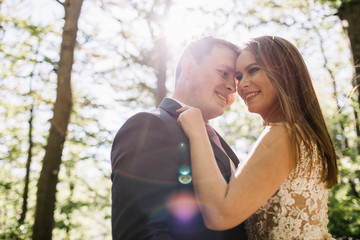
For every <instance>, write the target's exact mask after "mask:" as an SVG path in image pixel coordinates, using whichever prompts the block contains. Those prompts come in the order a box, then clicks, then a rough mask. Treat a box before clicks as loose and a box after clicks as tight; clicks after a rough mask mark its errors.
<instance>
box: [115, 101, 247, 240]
mask: <svg viewBox="0 0 360 240" xmlns="http://www.w3.org/2000/svg"><path fill="white" fill-rule="evenodd" d="M180 107H181V106H180V105H179V104H178V103H177V102H176V101H174V100H172V99H169V98H165V99H164V100H163V101H162V103H161V104H160V106H159V109H158V110H157V111H156V112H152V113H145V112H142V113H138V114H136V115H134V116H133V117H131V118H130V119H129V120H128V121H127V122H126V123H125V124H124V125H123V126H122V127H121V128H120V130H119V131H118V133H117V135H116V137H115V139H114V142H113V146H112V150H111V164H112V175H111V179H112V181H113V185H112V213H111V214H112V216H111V221H112V234H113V239H116V240H142V239H152V240H153V239H156V240H173V239H174V240H175V239H176V240H225V239H226V240H230V239H234V240H235V239H236V240H240V239H247V237H246V234H245V230H244V227H243V224H242V225H240V226H238V227H235V228H233V229H231V230H228V231H211V230H209V229H206V227H205V225H204V222H203V220H202V218H201V214H200V211H199V209H198V208H197V205H196V203H195V197H194V190H193V184H192V182H191V172H189V170H190V153H189V141H188V138H187V137H186V135H185V133H184V132H183V131H182V129H181V127H179V125H178V124H177V122H176V119H177V117H178V113H176V109H178V108H180ZM220 140H221V142H222V145H223V147H224V149H225V150H226V152H227V154H228V156H229V157H230V158H231V159H232V161H233V162H234V163H235V165H236V166H237V164H238V163H239V160H238V159H237V157H236V156H235V154H234V152H233V151H232V150H231V149H230V147H229V146H228V145H227V144H226V143H225V141H224V140H223V139H222V138H221V137H220ZM212 145H213V149H214V153H215V155H216V161H217V163H218V166H219V168H220V170H221V172H222V174H223V175H224V178H225V179H226V180H227V181H229V177H230V164H229V161H228V158H227V156H226V155H225V154H224V152H222V150H220V149H219V148H218V147H217V146H216V145H215V144H214V143H212ZM204 168H206V166H204Z"/></svg>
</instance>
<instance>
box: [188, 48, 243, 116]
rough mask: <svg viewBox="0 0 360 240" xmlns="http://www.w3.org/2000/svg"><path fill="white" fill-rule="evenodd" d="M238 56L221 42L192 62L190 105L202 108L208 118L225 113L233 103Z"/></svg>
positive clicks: (189, 87) (189, 86) (189, 90)
mask: <svg viewBox="0 0 360 240" xmlns="http://www.w3.org/2000/svg"><path fill="white" fill-rule="evenodd" d="M236 59H237V55H236V53H235V52H234V51H233V50H231V49H230V48H228V47H225V46H222V45H219V46H214V47H213V49H212V51H211V52H210V53H209V54H208V55H207V56H205V57H204V58H203V59H202V61H201V62H200V63H196V62H193V67H192V70H191V72H190V74H189V79H188V84H187V88H188V92H189V94H188V101H187V104H189V105H191V106H194V107H197V108H199V109H200V110H201V112H202V114H203V118H204V120H205V121H208V120H209V119H212V118H215V117H218V116H220V115H222V114H223V113H224V110H225V109H226V108H228V107H229V106H230V105H231V104H232V103H233V102H234V100H235V94H236V84H235V68H236Z"/></svg>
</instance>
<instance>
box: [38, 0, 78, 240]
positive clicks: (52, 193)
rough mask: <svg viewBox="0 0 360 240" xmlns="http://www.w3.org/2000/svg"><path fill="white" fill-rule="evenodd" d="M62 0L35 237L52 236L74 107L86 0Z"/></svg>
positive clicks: (49, 237)
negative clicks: (75, 66)
mask: <svg viewBox="0 0 360 240" xmlns="http://www.w3.org/2000/svg"><path fill="white" fill-rule="evenodd" d="M58 2H59V3H60V4H61V5H63V7H64V10H65V25H64V27H63V34H62V43H61V50H60V61H59V66H58V69H57V80H58V83H57V97H56V101H55V104H54V109H53V118H52V119H51V128H50V133H49V137H48V143H47V146H46V152H45V156H44V159H43V166H42V170H41V173H40V178H39V182H38V190H37V202H36V212H35V223H34V227H33V235H32V238H33V239H34V240H38V239H39V240H40V239H51V238H52V229H53V225H54V209H55V203H56V185H57V182H58V173H59V168H60V164H61V156H62V151H63V148H64V142H65V138H66V133H67V127H68V123H69V120H70V113H71V109H72V93H71V71H72V65H73V61H74V49H75V44H76V35H77V29H78V27H77V24H78V19H79V16H80V11H81V6H82V3H83V0H66V1H65V2H64V3H62V2H60V1H58Z"/></svg>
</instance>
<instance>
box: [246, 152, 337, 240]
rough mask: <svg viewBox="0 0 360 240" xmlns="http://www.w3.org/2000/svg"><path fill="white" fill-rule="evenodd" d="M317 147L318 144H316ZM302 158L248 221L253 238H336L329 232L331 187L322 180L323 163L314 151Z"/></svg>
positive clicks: (249, 232)
mask: <svg viewBox="0 0 360 240" xmlns="http://www.w3.org/2000/svg"><path fill="white" fill-rule="evenodd" d="M314 147H315V146H314ZM304 150H305V149H304V146H303V145H302V146H301V147H300V161H299V163H298V164H297V166H296V167H295V169H294V170H293V171H292V172H291V173H290V175H289V177H288V178H287V180H286V181H285V182H284V183H283V184H282V185H281V187H280V188H279V190H278V191H277V192H276V193H275V194H274V195H273V196H272V197H271V198H270V199H269V200H268V201H267V202H266V203H265V204H264V205H263V206H262V207H261V208H260V209H258V210H257V211H256V212H255V213H254V214H253V215H252V216H251V217H249V218H248V219H247V220H246V222H245V224H246V230H247V234H248V237H249V239H250V240H253V239H261V240H265V239H276V240H280V239H286V240H290V239H302V240H310V239H311V240H313V239H333V238H332V237H331V235H330V234H329V233H328V230H327V224H328V216H327V211H328V207H327V203H328V190H327V189H326V188H325V185H324V183H322V182H320V177H321V170H322V167H321V164H320V162H319V156H318V155H317V154H316V151H314V154H313V156H312V157H308V158H307V157H306V154H305V151H304Z"/></svg>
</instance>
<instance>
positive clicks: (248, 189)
mask: <svg viewBox="0 0 360 240" xmlns="http://www.w3.org/2000/svg"><path fill="white" fill-rule="evenodd" d="M178 121H179V123H180V124H181V126H182V127H183V129H184V131H185V133H186V134H187V136H188V137H189V140H190V154H191V166H192V175H193V183H194V188H195V193H196V197H197V199H198V202H199V205H200V209H201V211H202V214H203V217H204V221H205V224H206V226H207V227H208V228H210V229H214V230H224V229H229V228H232V227H234V226H236V225H238V224H240V223H241V222H243V221H244V220H245V219H247V218H248V217H249V216H250V215H251V214H253V213H254V212H255V211H256V210H257V209H258V208H260V207H261V206H262V205H263V204H264V203H265V202H266V201H267V200H268V199H269V198H270V197H271V196H272V195H273V194H274V193H275V192H276V190H277V189H278V188H279V187H280V186H281V184H282V183H283V182H284V180H285V179H286V178H287V177H288V175H289V173H290V172H291V170H292V169H293V168H294V166H295V161H294V160H293V158H292V154H291V150H290V149H291V148H290V142H289V139H288V133H287V131H286V129H285V127H284V126H276V127H271V128H267V129H265V130H264V131H263V133H262V134H261V136H260V137H259V139H258V141H257V142H256V144H255V147H254V149H253V151H252V153H251V154H250V155H249V157H248V159H247V160H246V161H245V162H242V163H241V164H240V165H239V167H238V169H237V170H236V172H235V173H234V176H233V177H232V178H231V181H230V183H229V184H227V183H226V181H225V179H224V178H223V177H222V174H221V172H220V170H219V168H218V166H217V164H216V160H215V157H214V154H213V150H212V147H211V144H210V142H209V139H208V136H207V133H206V130H205V126H204V123H203V121H202V118H201V112H200V110H198V109H194V108H190V109H189V110H187V111H185V112H184V113H182V114H181V115H180V117H179V119H178Z"/></svg>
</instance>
